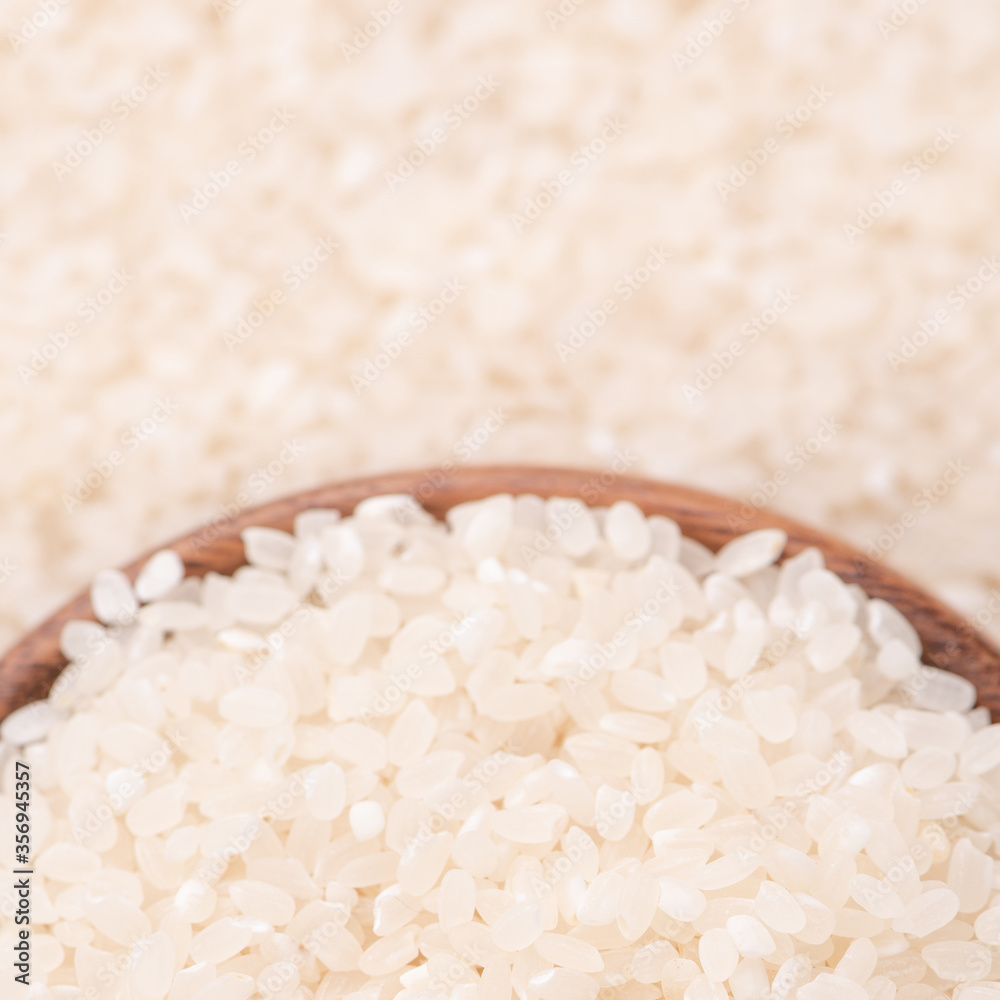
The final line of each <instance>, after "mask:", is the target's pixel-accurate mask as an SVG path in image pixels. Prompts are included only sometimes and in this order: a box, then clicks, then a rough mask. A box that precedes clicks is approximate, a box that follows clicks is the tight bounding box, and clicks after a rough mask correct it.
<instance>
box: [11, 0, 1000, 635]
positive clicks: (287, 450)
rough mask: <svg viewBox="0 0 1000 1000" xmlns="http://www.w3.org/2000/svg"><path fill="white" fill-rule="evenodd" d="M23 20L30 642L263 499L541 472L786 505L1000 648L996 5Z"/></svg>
mask: <svg viewBox="0 0 1000 1000" xmlns="http://www.w3.org/2000/svg"><path fill="white" fill-rule="evenodd" d="M0 27H2V28H3V34H4V36H5V40H0V92H2V94H3V95H4V97H3V101H2V102H0V129H2V149H3V157H2V166H0V316H2V327H0V331H2V332H0V338H2V339H0V366H2V374H0V377H2V384H3V389H2V393H0V455H2V458H3V464H2V475H0V645H3V646H6V645H8V644H9V643H10V642H12V641H14V639H15V638H16V637H17V636H18V635H19V634H20V633H22V632H23V631H24V630H25V629H26V628H27V627H28V626H30V625H31V624H33V623H35V622H37V621H39V620H40V619H41V618H42V617H44V616H45V615H46V614H47V613H48V612H49V611H51V610H52V609H53V608H54V607H55V606H57V605H58V604H59V603H61V602H62V601H63V600H64V599H65V598H66V597H68V596H69V595H70V594H71V593H72V592H73V591H74V590H76V589H77V588H79V587H81V586H82V585H84V584H85V583H86V582H87V581H88V580H89V578H90V577H91V576H92V574H93V573H94V572H95V571H96V570H97V569H98V568H101V567H103V566H105V565H110V564H115V563H120V562H122V561H125V560H127V559H129V558H131V557H132V556H134V555H135V554H137V553H138V552H139V551H141V550H144V549H146V548H148V547H150V546H153V545H155V544H157V543H160V542H162V541H165V540H167V539H169V538H170V537H171V536H173V535H175V534H177V533H180V532H182V531H185V530H188V529H189V528H191V527H193V526H194V525H196V524H198V523H199V522H202V521H204V520H206V519H208V518H210V517H212V516H215V515H217V514H218V513H219V511H220V510H222V509H224V508H225V507H226V505H231V504H233V503H234V502H236V501H237V498H238V497H240V496H241V495H243V496H245V497H249V498H252V500H253V501H254V502H258V501H262V500H265V499H267V498H269V497H273V496H277V495H280V494H283V493H287V492H290V491H293V490H297V489H301V488H304V487H307V486H310V485H313V484H317V483H319V482H322V481H325V480H330V479H335V478H345V477H350V476H354V475H357V474H360V473H364V472H369V471H377V470H390V469H398V468H405V467H414V466H420V465H432V466H434V465H441V464H442V463H446V462H451V463H454V464H455V465H462V464H466V463H485V462H490V463H493V462H505V461H516V462H522V461H527V462H531V463H537V464H544V463H552V464H560V465H569V464H571V465H584V466H589V467H592V468H594V469H595V470H601V469H609V468H611V467H613V466H614V467H616V468H618V469H621V468H624V467H626V466H627V467H628V471H629V472H631V473H635V474H644V475H649V476H655V477H660V478H664V479H670V480H676V481H681V482H685V483H691V484H695V485H698V486H703V487H707V488H710V489H712V490H716V491H721V492H725V493H728V494H731V495H733V496H736V497H742V498H744V499H745V500H746V502H747V504H748V506H747V508H746V510H747V513H748V514H749V515H750V516H749V517H748V523H747V527H752V521H753V518H752V513H753V510H754V509H755V507H756V506H759V505H760V503H763V502H766V503H767V504H768V505H770V506H772V507H774V508H776V509H779V510H781V511H784V512H787V513H791V514H794V515H796V516H798V517H800V518H802V519H804V520H806V521H809V522H812V523H814V524H817V525H822V526H824V527H827V528H829V529H831V530H833V531H835V532H838V533H840V534H842V535H843V536H845V537H847V538H849V539H851V540H853V541H854V542H855V543H857V544H859V545H861V546H862V547H869V546H871V545H875V546H876V550H877V552H878V554H879V556H880V557H881V558H885V559H886V560H888V561H889V562H890V563H892V564H894V565H895V566H897V567H898V568H900V569H902V570H904V571H905V572H907V573H909V574H911V575H912V576H913V577H915V578H916V579H918V580H920V581H922V582H923V583H925V584H926V585H927V586H929V587H930V588H931V589H932V590H934V591H936V592H937V593H939V594H940V595H942V596H944V597H945V598H946V599H947V600H948V601H950V602H951V603H952V604H954V605H955V606H957V607H958V608H960V609H961V610H963V611H964V612H966V613H967V614H970V615H974V614H976V613H977V612H978V613H979V617H980V619H981V620H982V621H984V622H985V623H986V625H987V628H988V629H989V630H990V631H991V632H992V634H993V635H994V636H995V637H997V636H1000V627H998V626H1000V613H998V612H1000V597H998V596H997V594H996V592H995V591H994V588H1000V567H998V563H1000V528H998V521H997V514H996V511H997V498H998V496H1000V378H998V372H1000V367H998V362H1000V326H998V322H997V318H996V317H997V313H998V303H1000V281H997V280H995V276H996V274H997V268H996V265H995V260H996V258H995V257H993V255H994V254H997V253H1000V230H998V225H997V215H996V206H997V203H998V200H1000V171H998V158H997V150H998V145H1000V60H998V59H997V58H996V53H997V51H998V44H1000V8H998V7H997V6H996V4H995V3H992V2H990V0H949V2H948V3H945V2H944V0H906V2H905V3H895V4H894V3H893V2H892V0H872V2H864V3H863V2H857V0H818V2H813V3H808V4H804V3H793V2H791V0H738V2H737V0H731V2H728V3H718V2H712V3H679V2H670V3H656V2H653V0H562V2H561V4H560V2H559V0H539V2H537V3H525V2H522V0H507V2H504V3H497V2H483V0H459V2H456V3H439V2H425V3H409V2H407V0H391V3H390V2H389V0H372V3H371V4H370V5H368V6H366V5H364V4H362V3H360V2H344V0H328V2H320V0H284V2H281V3H278V2H276V0H216V2H215V3H214V4H213V2H212V0H197V2H196V0H169V2H168V0H144V2H142V3H138V4H136V3H126V2H125V0H9V2H8V3H6V4H5V5H4V9H3V12H2V14H0ZM935 144H936V145H935ZM404 175H405V176H404ZM866 206H871V208H870V211H869V209H868V208H866ZM851 227H853V228H851ZM330 244H336V247H335V248H334V249H332V250H330V251H327V250H326V249H323V248H324V246H329V245H330ZM317 247H319V248H320V249H319V251H318V252H317V250H316V248H317ZM654 251H656V252H658V254H659V255H660V257H662V258H665V262H664V263H663V264H662V265H661V264H657V268H656V270H651V269H650V270H645V271H643V270H641V268H642V267H643V266H644V262H646V261H647V259H650V260H653V261H655V260H656V255H655V254H654ZM651 255H653V256H652V257H651ZM324 257H325V258H326V259H321V258H324ZM984 261H985V262H984ZM442 293H443V294H442ZM781 296H784V300H782V298H781ZM445 299H451V300H453V301H451V302H446V301H445ZM263 300H269V301H270V315H269V316H268V317H266V319H265V318H264V313H265V312H267V311H269V307H268V306H256V305H255V303H261V302H262V301H263ZM606 300H610V303H611V305H613V306H614V311H613V313H609V315H608V316H607V318H606V320H605V321H604V322H603V323H602V324H601V325H598V324H597V323H596V322H594V318H595V316H597V311H599V310H602V309H603V307H602V302H605V301H606ZM775 301H778V302H779V303H781V304H782V305H783V306H784V302H790V303H791V304H790V305H789V306H788V307H787V309H786V310H785V312H784V313H783V314H782V315H780V316H777V314H776V313H770V312H768V309H769V307H770V306H771V304H772V303H773V302H775ZM255 309H258V311H257V312H255V311H254V310H255ZM421 309H424V310H425V313H424V317H425V321H424V322H421V320H420V315H421V314H420V310H421ZM428 318H429V319H430V320H431V321H427V319H428ZM597 318H599V316H598V317H597ZM755 319H756V321H757V329H756V331H755V332H756V337H755V336H754V334H753V333H752V332H751V331H754V327H753V326H746V324H750V323H752V322H753V321H754V320H755ZM772 319H773V320H774V322H771V320H772ZM921 323H923V324H924V325H923V328H921V326H920V324H921ZM935 328H936V332H935ZM574 331H575V332H574ZM741 331H742V332H741ZM734 341H735V342H737V343H738V345H739V347H740V348H742V354H741V355H740V356H738V357H733V356H731V355H730V354H729V353H728V351H729V345H730V344H731V343H732V342H734ZM393 355H395V357H393ZM373 376H375V377H373ZM685 387H687V389H686V388H685ZM824 428H825V429H824ZM796 449H798V451H796ZM262 469H263V472H261V471H259V470H262ZM949 470H950V471H949ZM88 477H89V482H88ZM942 477H946V478H942ZM949 480H950V481H949ZM894 535H898V536H899V537H898V538H896V537H893V536H894ZM991 600H992V609H993V610H991ZM994 617H995V618H996V620H995V621H993V618H994Z"/></svg>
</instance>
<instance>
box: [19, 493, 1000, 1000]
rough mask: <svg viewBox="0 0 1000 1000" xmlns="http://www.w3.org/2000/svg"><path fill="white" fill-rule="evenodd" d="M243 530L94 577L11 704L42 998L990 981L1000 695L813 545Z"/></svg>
mask: <svg viewBox="0 0 1000 1000" xmlns="http://www.w3.org/2000/svg"><path fill="white" fill-rule="evenodd" d="M243 537H244V542H245V547H246V555H247V559H248V562H249V565H247V566H244V567H243V568H241V569H239V570H238V571H237V572H235V573H234V574H233V576H232V577H225V576H220V575H217V574H213V573H210V574H208V575H207V576H206V577H205V578H204V579H195V578H186V579H185V578H184V568H183V565H182V564H181V562H180V560H179V558H178V557H177V556H176V554H175V553H173V552H172V551H170V550H164V551H162V552H159V553H158V554H157V555H155V556H153V557H152V558H151V559H150V560H149V562H148V563H147V564H146V565H145V567H144V569H143V570H142V572H141V573H140V575H139V577H138V579H137V580H136V582H135V585H134V586H133V585H132V584H130V583H129V581H128V580H127V579H126V578H125V577H124V576H123V575H122V574H121V573H119V572H117V571H105V572H102V573H101V574H99V575H98V577H97V578H96V579H95V581H94V584H93V588H92V591H91V595H92V600H93V605H94V609H95V612H96V614H97V616H98V618H99V619H100V622H101V623H100V624H97V623H94V622H82V621H81V622H74V623H71V624H70V625H69V626H67V627H66V629H65V631H64V633H63V636H62V645H63V649H64V651H65V653H66V654H67V656H68V657H69V658H70V660H71V664H70V666H69V667H68V668H67V669H66V671H65V672H64V674H63V675H62V677H61V678H60V679H59V680H58V681H57V683H56V686H55V687H54V689H53V691H52V693H51V695H50V697H49V699H48V700H47V701H45V702H39V703H36V704H34V705H30V706H27V707H25V708H23V709H20V710H19V711H17V712H16V713H14V714H13V715H11V716H10V717H8V718H7V719H6V720H5V721H4V723H3V724H2V726H0V737H2V743H0V759H2V761H3V796H2V798H0V807H2V815H3V817H4V822H3V824H2V826H3V829H2V831H0V836H2V838H3V839H2V842H3V843H4V844H8V843H13V834H12V823H11V816H12V815H13V811H14V810H13V808H12V807H13V801H14V800H13V795H14V778H13V771H14V761H15V760H16V759H19V760H22V761H24V762H26V763H27V764H29V765H30V769H31V774H32V782H33V791H32V796H33V797H32V808H31V815H32V821H33V848H34V852H35V854H34V857H33V866H34V870H35V873H36V874H35V876H34V884H33V900H32V903H33V939H32V960H33V979H34V982H35V984H36V985H34V986H33V987H32V989H31V991H30V992H26V993H25V994H24V995H28V996H30V997H31V998H32V1000H71V998H74V1000H75V998H84V1000H105V998H107V1000H161V998H168V1000H249V998H251V997H258V996H259V997H262V998H264V1000H341V998H347V1000H392V998H399V1000H509V998H510V997H511V996H513V995H516V996H517V997H518V1000H595V998H598V997H601V998H606V1000H618V998H621V1000H657V998H659V997H661V996H662V997H664V998H666V1000H682V998H683V1000H725V998H726V997H728V996H730V995H731V996H732V997H733V998H734V1000H765V998H773V1000H794V998H796V997H798V998H800V1000H894V998H895V997H897V996H898V997H899V998H900V1000H936V998H939V997H942V996H944V995H951V996H954V997H956V998H957V997H959V996H961V998H962V1000H996V997H997V996H998V995H1000V965H998V964H997V963H996V962H995V961H994V958H995V955H996V953H997V948H998V947H1000V905H998V906H994V905H993V903H994V900H995V898H996V895H995V887H996V886H997V883H996V881H995V879H996V875H995V864H994V860H995V855H996V844H995V836H996V831H997V830H1000V800H998V790H1000V789H998V774H1000V770H998V768H1000V726H993V725H990V719H989V714H988V712H987V711H986V710H985V709H982V708H974V707H973V706H974V703H975V691H974V689H973V688H972V686H971V685H970V684H969V683H968V682H966V681H964V680H963V679H961V678H959V677H957V676H955V675H952V674H948V673H944V672H942V671H939V670H937V669H935V668H932V667H928V666H925V665H922V664H921V662H920V643H919V640H918V638H917V636H916V633H915V632H914V630H913V628H912V626H911V625H910V624H909V623H908V622H907V621H906V620H905V619H904V618H903V617H902V616H901V615H900V614H899V613H898V612H897V611H895V610H894V609H893V608H892V607H891V606H889V605H888V604H886V603H885V602H883V601H880V600H869V599H868V598H867V597H866V596H865V594H864V593H863V592H862V591H861V590H859V589H858V588H857V587H855V586H847V585H845V584H844V583H843V582H842V581H841V580H840V579H839V578H838V577H836V576H835V575H833V574H832V573H830V572H829V571H827V570H826V569H825V568H824V566H823V559H822V557H821V555H820V554H819V553H818V552H816V551H814V550H806V551H804V552H801V553H799V554H798V555H796V556H795V557H794V558H790V559H788V560H786V561H785V562H784V563H783V564H782V565H781V566H780V567H779V566H777V565H776V561H777V559H778V558H779V556H780V555H781V552H782V550H783V547H784V544H785V541H786V539H785V537H784V535H783V534H782V533H781V532H779V531H773V530H767V531H756V532H752V533H749V534H747V535H744V536H742V537H739V538H737V539H736V540H734V541H733V542H731V543H729V544H728V545H726V546H725V547H724V548H723V549H722V550H721V551H719V552H718V553H716V554H714V555H713V554H712V553H711V552H709V551H708V550H707V549H705V548H704V547H703V546H701V545H700V544H698V543H696V542H694V541H692V540H691V539H687V538H684V537H682V536H681V534H680V531H679V529H678V527H677V525H676V524H675V523H674V522H672V521H670V520H668V519H666V518H664V517H659V516H654V517H649V518H646V517H644V516H643V514H642V513H641V512H640V511H639V509H638V508H637V507H635V506H634V505H633V504H631V503H627V502H621V503H616V504H614V505H613V506H611V507H610V508H607V509H590V508H587V507H585V506H584V505H583V504H582V503H580V502H579V501H576V500H567V499H551V500H548V501H544V500H542V499H540V498H539V497H535V496H518V497H511V496H495V497H491V498H489V499H486V500H483V501H480V502H476V503H470V504H466V505H463V506H460V507H457V508H455V509H453V510H452V511H451V512H450V513H449V515H448V520H447V525H445V524H442V523H439V522H436V521H435V520H434V519H433V518H431V517H430V516H429V515H428V514H427V513H426V512H424V511H423V510H422V509H421V508H419V507H418V506H417V505H416V504H415V503H414V501H413V500H412V498H410V497H406V496H381V497H375V498H373V499H370V500H367V501H365V502H363V503H362V504H361V505H360V506H359V507H358V508H357V509H356V511H355V512H354V514H353V515H352V516H351V517H347V518H341V517H340V516H339V514H337V513H336V512H333V511H309V512H307V513H304V514H301V515H300V516H299V517H298V518H297V520H296V523H295V529H294V534H286V533H284V532H280V531H276V530H273V529H270V528H250V529H248V530H247V531H245V532H244V536H243ZM15 902H16V899H15V897H14V896H13V895H12V893H11V890H10V889H7V888H5V889H4V890H3V896H2V912H3V914H4V916H3V922H2V924H0V953H2V954H3V956H4V959H3V961H4V963H5V964H6V963H9V962H10V956H11V954H12V951H13V942H14V933H15V925H14V923H13V921H12V920H11V918H10V914H11V913H12V912H13V905H14V904H15ZM8 981H9V980H8ZM7 990H8V987H7V986H5V987H4V991H5V994H4V995H7V992H6V991H7ZM19 995H20V994H19Z"/></svg>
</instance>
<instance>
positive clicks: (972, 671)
mask: <svg viewBox="0 0 1000 1000" xmlns="http://www.w3.org/2000/svg"><path fill="white" fill-rule="evenodd" d="M382 493H409V494H412V495H413V496H414V497H416V499H418V500H419V501H420V502H421V503H422V504H423V506H424V507H426V508H427V510H429V511H430V512H431V513H432V514H434V515H435V516H436V517H443V516H444V514H445V512H446V511H448V510H449V509H450V508H451V507H454V506H455V505H456V504H459V503H464V502H466V501H468V500H476V499H480V498H482V497H486V496H490V495H491V494H494V493H514V494H518V493H534V494H537V495H539V496H544V497H548V496H564V497H579V498H581V499H583V500H585V501H586V502H589V503H592V504H593V505H599V506H606V505H608V504H611V503H614V502H615V501H617V500H632V501H634V502H635V503H636V504H638V505H639V507H641V508H642V509H643V510H644V511H645V512H646V513H647V514H665V515H666V516H668V517H671V518H673V519H674V520H675V521H677V523H678V524H679V525H680V527H681V530H682V531H683V532H684V534H686V535H688V536H690V537H691V538H695V539H697V540H698V541H699V542H702V543H703V544H705V545H707V546H708V547H709V548H711V549H718V548H719V547H720V546H721V545H723V544H724V543H725V542H727V541H729V540H730V539H732V538H733V537H735V536H736V535H738V534H743V533H744V532H745V531H749V530H755V529H758V528H782V529H783V530H784V531H785V532H787V534H788V547H787V548H786V550H785V554H786V555H787V556H791V555H794V554H795V553H797V552H800V551H801V550H802V549H804V548H806V547H808V546H815V547H816V548H818V549H820V550H821V551H822V552H823V554H824V556H825V557H826V562H827V566H828V567H829V568H830V569H831V570H833V572H835V573H837V574H838V575H839V576H841V577H843V579H845V580H846V581H848V582H849V583H857V584H860V585H861V586H862V587H863V588H864V589H865V590H866V591H867V592H868V594H870V595H871V596H872V597H881V598H883V599H884V600H886V601H888V602H889V603H890V604H893V605H895V606H896V607H897V608H898V609H899V610H900V611H902V612H903V614H904V615H906V617H907V618H909V619H910V621H912V622H913V624H914V626H915V627H916V629H917V631H918V632H919V633H920V637H921V639H922V641H923V644H924V658H925V660H926V662H928V663H932V664H934V665H935V666H939V667H943V668H945V669H948V670H954V671H955V672H956V673H959V674H961V675H962V676H963V677H967V678H968V679H969V680H970V681H972V682H973V683H974V684H976V686H977V687H978V689H979V703H980V704H982V705H986V706H987V707H989V708H990V709H1000V653H998V651H997V650H996V649H994V648H993V647H992V646H991V645H990V644H989V643H988V642H987V641H986V640H985V639H984V638H983V637H982V636H981V635H979V634H978V633H977V632H976V631H975V630H974V629H973V628H972V627H971V626H970V625H969V624H968V623H967V622H966V621H965V620H964V619H963V618H962V617H961V615H959V614H958V613H957V612H955V611H953V610H951V609H950V608H947V607H946V606H945V605H943V604H942V603H941V602H940V601H938V600H936V599H935V598H933V597H931V596H930V595H929V594H927V593H925V592H924V591H923V590H921V589H920V588H919V587H917V586H915V585H914V584H912V583H910V582H909V581H908V580H906V579H905V578H903V577H902V576H900V575H899V574H898V573H895V572H893V571H892V570H890V569H888V568H887V567H885V566H883V565H882V564H881V563H880V562H873V561H872V560H870V559H868V558H867V557H866V556H865V555H864V554H863V553H861V552H860V551H858V550H857V549H854V548H852V547H851V546H849V545H847V544H845V543H844V542H842V541H840V540H839V539H837V538H834V537H832V536H830V535H827V534H824V533H823V532H821V531H817V530H815V529H813V528H809V527H807V526H806V525H803V524H799V523H798V522H796V521H793V520H791V519H789V518H786V517H782V516H780V515H778V514H774V513H771V512H769V511H766V510H761V511H758V512H757V514H756V515H755V516H754V517H752V519H750V520H749V521H746V520H744V519H743V518H742V517H741V515H740V508H741V504H740V502H739V501H736V500H732V499H727V498H725V497H720V496H716V495H714V494H711V493H704V492H702V491H700V490H694V489H689V488H687V487H684V486H675V485H672V484H670V483H661V482H654V481H652V480H648V479H636V478H631V477H626V476H613V475H612V474H611V473H608V472H605V473H601V472H597V471H594V470H577V469H549V468H533V467H530V466H495V467H482V468H466V469H459V470H456V471H452V472H450V473H447V472H444V471H442V470H441V469H430V470H418V471H414V472H398V473H391V474H387V475H380V476H371V477H368V478H365V479H354V480H350V481H348V482H343V483H333V484H331V485H328V486H321V487H319V488H318V489H314V490H309V491H307V492H304V493H296V494H294V495H292V496H288V497H284V498H282V499H280V500H275V501H274V502H272V503H268V504H264V505H262V506H260V507H254V508H247V509H246V510H243V511H242V512H241V513H240V514H239V515H238V516H236V517H235V518H232V519H229V520H221V519H220V520H219V521H217V522H213V523H210V524H208V525H206V526H204V527H202V528H200V529H198V530H196V531H194V532H192V533H191V534H189V535H185V536H184V537H183V538H179V539H177V540H176V541H175V542H173V543H171V544H170V546H169V547H170V548H173V549H174V550H175V551H176V552H177V553H178V554H179V555H180V556H181V558H182V559H183V560H184V563H185V565H186V567H187V571H188V573H189V574H191V575H196V576H203V575H204V574H205V573H206V572H208V571H209V570H215V571H216V572H219V573H227V574H228V573H232V572H233V571H234V570H235V569H237V568H238V567H239V566H241V565H242V564H243V563H244V561H245V559H244V555H243V543H242V541H241V540H240V532H241V531H242V530H243V529H244V528H246V527H249V526H250V525H266V526H269V527H274V528H281V529H284V530H286V531H290V530H291V528H292V522H293V521H294V519H295V515H296V514H298V513H300V512H301V511H303V510H308V509H310V508H316V507H326V508H333V509H336V510H339V511H341V512H342V513H344V514H347V513H349V512H350V511H352V510H353V509H354V507H355V506H356V505H357V503H358V502H359V501H361V500H363V499H364V498H365V497H369V496H375V495H378V494H382ZM146 558H148V555H147V556H143V557H142V558H140V559H137V560H136V561H135V562H133V563H132V564H130V565H129V566H126V567H124V570H125V573H126V574H127V575H128V576H129V578H130V579H133V580H134V579H135V577H136V575H137V574H138V572H139V570H140V568H141V567H142V565H143V564H144V562H145V561H146ZM74 618H93V611H92V609H91V606H90V598H89V596H88V595H87V594H81V595H80V596H78V597H77V598H75V599H74V600H72V601H70V602H69V603H68V604H67V605H65V607H63V608H61V609H60V610H59V611H58V612H56V613H55V614H54V615H53V616H52V617H51V618H49V619H48V620H47V621H45V622H44V623H43V624H42V625H40V626H39V627H38V628H37V629H35V630H34V631H33V632H31V633H30V634H29V635H27V636H26V637H25V638H24V639H23V640H22V641H21V642H20V643H18V644H17V645H16V646H14V647H13V648H12V649H11V650H10V651H9V652H8V653H7V654H6V656H4V657H3V659H2V660H0V719H2V718H3V717H5V716H6V715H7V714H8V713H9V712H11V711H13V710H14V709H15V708H18V707H19V706H21V705H24V704H26V703H27V702H29V701H34V700H36V699H38V698H43V697H44V696H45V695H46V693H47V692H48V690H49V688H50V687H51V686H52V682H53V681H54V680H55V678H56V677H57V676H58V675H59V673H60V671H61V670H62V669H63V667H64V666H65V665H66V660H65V658H64V657H63V655H62V654H61V653H60V651H59V635H60V633H61V631H62V628H63V625H64V624H65V623H66V622H67V621H69V620H71V619H74Z"/></svg>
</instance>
